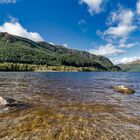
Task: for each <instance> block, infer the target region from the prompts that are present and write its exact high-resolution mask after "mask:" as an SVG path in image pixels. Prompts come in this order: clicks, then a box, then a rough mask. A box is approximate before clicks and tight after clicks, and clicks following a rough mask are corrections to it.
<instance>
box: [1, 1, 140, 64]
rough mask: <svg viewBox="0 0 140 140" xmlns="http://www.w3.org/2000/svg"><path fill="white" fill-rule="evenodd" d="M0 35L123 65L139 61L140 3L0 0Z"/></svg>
mask: <svg viewBox="0 0 140 140" xmlns="http://www.w3.org/2000/svg"><path fill="white" fill-rule="evenodd" d="M0 32H8V33H10V34H15V35H19V36H23V37H27V38H29V39H32V40H34V41H42V40H44V41H47V42H51V43H54V44H60V45H64V46H66V47H69V48H72V49H79V50H86V51H89V52H91V53H93V54H97V55H104V56H107V57H109V58H110V59H111V60H112V61H113V62H114V63H126V62H129V61H133V60H136V59H140V0H0Z"/></svg>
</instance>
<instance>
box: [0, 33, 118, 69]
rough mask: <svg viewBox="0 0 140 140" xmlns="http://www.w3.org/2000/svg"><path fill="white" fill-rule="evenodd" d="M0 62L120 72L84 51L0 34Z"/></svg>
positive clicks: (101, 59)
mask: <svg viewBox="0 0 140 140" xmlns="http://www.w3.org/2000/svg"><path fill="white" fill-rule="evenodd" d="M0 62H1V63H4V62H9V63H21V64H35V65H47V66H62V65H64V66H74V67H94V68H95V69H97V70H106V71H114V70H117V71H118V70H120V68H119V67H117V66H114V65H113V63H112V62H111V61H110V60H109V59H108V58H106V57H103V56H96V55H93V54H90V53H88V52H85V51H78V50H72V49H68V48H65V47H63V46H59V45H51V44H49V43H47V42H34V41H31V40H29V39H26V38H22V37H18V36H13V35H10V34H8V33H0Z"/></svg>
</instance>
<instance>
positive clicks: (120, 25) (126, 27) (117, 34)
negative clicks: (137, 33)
mask: <svg viewBox="0 0 140 140" xmlns="http://www.w3.org/2000/svg"><path fill="white" fill-rule="evenodd" d="M133 20H134V13H133V12H132V11H131V10H129V9H124V8H119V10H118V11H115V12H112V13H111V14H110V16H109V24H111V26H110V27H109V28H108V29H107V30H106V31H105V32H104V35H108V36H110V37H112V38H115V39H116V38H126V37H128V36H129V35H130V34H131V33H132V32H133V31H134V30H135V29H136V28H137V26H136V25H133ZM114 24H115V25H114Z"/></svg>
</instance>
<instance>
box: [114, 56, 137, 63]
mask: <svg viewBox="0 0 140 140" xmlns="http://www.w3.org/2000/svg"><path fill="white" fill-rule="evenodd" d="M136 60H140V57H124V58H122V59H118V60H114V61H113V62H114V64H127V63H131V62H133V61H136Z"/></svg>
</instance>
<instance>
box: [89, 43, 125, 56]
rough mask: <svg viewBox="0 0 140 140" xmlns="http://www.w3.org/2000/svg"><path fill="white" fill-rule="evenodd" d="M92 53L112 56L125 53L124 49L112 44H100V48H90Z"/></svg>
mask: <svg viewBox="0 0 140 140" xmlns="http://www.w3.org/2000/svg"><path fill="white" fill-rule="evenodd" d="M89 52H90V53H93V54H95V55H103V56H111V55H117V54H122V53H125V51H124V50H121V49H117V48H116V47H115V46H113V45H112V44H107V45H105V46H100V47H99V48H98V49H90V50H89Z"/></svg>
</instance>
